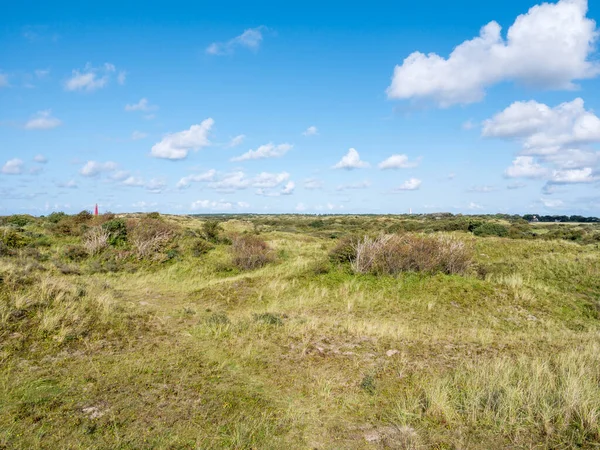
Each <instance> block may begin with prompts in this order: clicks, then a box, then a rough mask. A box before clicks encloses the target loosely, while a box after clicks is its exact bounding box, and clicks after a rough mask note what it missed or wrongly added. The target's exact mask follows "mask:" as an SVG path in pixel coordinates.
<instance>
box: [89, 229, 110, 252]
mask: <svg viewBox="0 0 600 450" xmlns="http://www.w3.org/2000/svg"><path fill="white" fill-rule="evenodd" d="M109 237H110V233H109V232H108V231H106V230H105V229H104V228H102V227H92V228H90V229H88V230H87V231H86V233H85V234H84V235H83V246H84V247H85V249H86V250H87V251H88V253H89V254H90V255H97V254H98V253H100V252H101V251H102V250H104V249H105V248H106V247H108V240H109Z"/></svg>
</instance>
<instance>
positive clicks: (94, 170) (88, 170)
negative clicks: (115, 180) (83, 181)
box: [79, 161, 117, 177]
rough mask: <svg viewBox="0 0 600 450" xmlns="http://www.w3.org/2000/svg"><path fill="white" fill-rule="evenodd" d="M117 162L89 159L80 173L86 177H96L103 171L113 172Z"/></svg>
mask: <svg viewBox="0 0 600 450" xmlns="http://www.w3.org/2000/svg"><path fill="white" fill-rule="evenodd" d="M116 168H117V164H116V163H114V162H112V161H107V162H104V163H101V162H98V161H88V162H87V163H85V165H84V166H83V167H82V168H81V170H80V171H79V173H80V174H81V175H83V176H84V177H95V176H97V175H99V174H101V173H103V172H112V171H114V170H116Z"/></svg>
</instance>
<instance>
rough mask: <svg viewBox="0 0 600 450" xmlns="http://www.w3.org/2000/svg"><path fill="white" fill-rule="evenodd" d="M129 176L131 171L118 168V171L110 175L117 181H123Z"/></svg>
mask: <svg viewBox="0 0 600 450" xmlns="http://www.w3.org/2000/svg"><path fill="white" fill-rule="evenodd" d="M129 177H130V173H129V171H127V170H117V171H116V172H114V173H113V174H111V175H110V178H111V179H112V180H115V181H123V180H125V179H126V178H129Z"/></svg>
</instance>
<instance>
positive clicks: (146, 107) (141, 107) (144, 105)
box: [125, 98, 158, 112]
mask: <svg viewBox="0 0 600 450" xmlns="http://www.w3.org/2000/svg"><path fill="white" fill-rule="evenodd" d="M157 109H158V106H156V105H151V104H150V103H149V102H148V99H147V98H142V99H140V101H139V102H137V103H131V104H127V105H125V111H143V112H149V111H156V110H157Z"/></svg>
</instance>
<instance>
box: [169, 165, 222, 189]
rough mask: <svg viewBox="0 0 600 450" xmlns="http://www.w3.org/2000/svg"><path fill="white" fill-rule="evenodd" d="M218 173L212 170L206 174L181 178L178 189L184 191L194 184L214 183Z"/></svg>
mask: <svg viewBox="0 0 600 450" xmlns="http://www.w3.org/2000/svg"><path fill="white" fill-rule="evenodd" d="M216 173H217V171H216V170H214V169H210V170H208V171H206V172H204V173H197V174H193V175H188V176H186V177H183V178H181V179H180V180H179V181H178V182H177V189H183V188H186V187H189V186H190V185H191V184H192V183H198V182H203V181H213V180H214V178H215V175H216Z"/></svg>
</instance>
